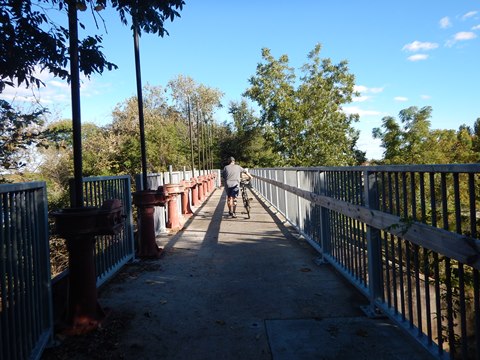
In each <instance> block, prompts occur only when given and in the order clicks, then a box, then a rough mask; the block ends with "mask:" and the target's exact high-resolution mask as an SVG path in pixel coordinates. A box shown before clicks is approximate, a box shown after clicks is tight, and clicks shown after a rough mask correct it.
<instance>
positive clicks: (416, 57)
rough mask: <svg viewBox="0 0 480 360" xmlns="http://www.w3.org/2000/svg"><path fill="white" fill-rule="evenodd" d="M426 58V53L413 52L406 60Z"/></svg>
mask: <svg viewBox="0 0 480 360" xmlns="http://www.w3.org/2000/svg"><path fill="white" fill-rule="evenodd" d="M427 59H428V55H427V54H415V55H412V56H409V57H408V58H407V60H409V61H421V60H427Z"/></svg>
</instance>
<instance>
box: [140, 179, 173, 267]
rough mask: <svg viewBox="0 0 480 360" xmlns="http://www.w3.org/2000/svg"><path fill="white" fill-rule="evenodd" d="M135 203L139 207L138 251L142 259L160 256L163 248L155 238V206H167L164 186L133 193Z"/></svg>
mask: <svg viewBox="0 0 480 360" xmlns="http://www.w3.org/2000/svg"><path fill="white" fill-rule="evenodd" d="M133 203H134V204H135V205H136V206H137V208H138V214H139V216H138V218H139V226H138V232H139V236H138V253H137V256H138V257H139V258H142V259H152V258H158V257H159V256H160V255H161V249H160V248H159V247H158V245H157V242H156V240H155V238H156V236H155V225H154V218H153V215H154V212H155V206H165V203H166V199H165V195H164V194H163V188H162V186H160V187H159V188H158V189H157V190H140V191H136V192H134V193H133Z"/></svg>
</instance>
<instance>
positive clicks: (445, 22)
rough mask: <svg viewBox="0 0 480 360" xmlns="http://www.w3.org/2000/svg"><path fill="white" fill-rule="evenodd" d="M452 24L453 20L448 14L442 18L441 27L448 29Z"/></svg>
mask: <svg viewBox="0 0 480 360" xmlns="http://www.w3.org/2000/svg"><path fill="white" fill-rule="evenodd" d="M451 26H452V22H451V21H450V18H449V17H448V16H445V17H443V18H441V19H440V28H442V29H447V28H449V27H451Z"/></svg>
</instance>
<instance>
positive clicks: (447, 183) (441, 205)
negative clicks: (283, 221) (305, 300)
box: [252, 164, 480, 359]
mask: <svg viewBox="0 0 480 360" xmlns="http://www.w3.org/2000/svg"><path fill="white" fill-rule="evenodd" d="M252 174H254V175H256V178H255V179H254V180H253V184H254V187H255V188H256V189H257V190H258V192H259V194H260V195H262V196H263V197H264V198H265V199H266V200H267V201H268V202H269V203H271V204H272V205H273V206H274V207H275V208H277V209H278V210H279V211H280V212H281V213H282V214H283V215H284V216H285V217H286V218H287V220H288V221H289V222H290V223H292V224H293V225H294V226H295V227H296V228H297V229H298V230H299V231H300V232H301V233H302V234H303V235H304V236H305V238H306V239H307V241H309V242H310V243H311V244H312V245H313V246H314V247H315V248H316V249H317V250H318V251H319V252H320V254H321V255H322V257H323V258H324V259H325V260H326V261H328V262H329V263H331V264H332V265H333V266H334V267H335V268H336V269H337V270H339V271H340V272H341V273H342V274H343V275H344V276H346V277H347V278H348V279H349V280H350V281H351V283H352V284H354V285H355V286H356V287H357V288H358V289H359V290H360V291H361V292H363V293H364V294H365V295H366V296H367V297H368V299H369V300H370V306H369V307H368V308H367V309H366V310H367V311H369V313H370V314H372V315H374V314H376V313H377V312H378V311H380V312H381V313H382V314H386V315H388V316H389V317H390V318H392V319H393V320H394V321H395V322H397V323H398V324H400V325H401V326H403V327H404V328H405V329H406V330H407V331H408V332H409V333H410V334H411V335H412V336H413V337H414V338H415V339H416V340H417V341H418V342H420V343H421V344H422V345H423V346H424V347H425V348H427V349H428V350H429V351H430V352H431V353H432V354H434V355H435V356H437V357H439V358H444V357H445V358H452V359H454V358H459V359H478V358H480V316H478V314H480V277H479V271H478V270H479V269H480V257H479V255H480V240H479V239H478V234H479V230H480V228H479V226H480V212H479V207H480V165H478V164H473V165H431V166H427V165H426V166H378V167H337V168H325V167H321V168H289V169H255V170H252ZM476 314H477V315H476Z"/></svg>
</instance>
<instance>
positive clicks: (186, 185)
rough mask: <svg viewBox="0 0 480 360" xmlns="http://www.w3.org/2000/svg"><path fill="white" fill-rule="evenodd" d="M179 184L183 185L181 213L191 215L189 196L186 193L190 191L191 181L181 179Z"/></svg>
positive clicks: (186, 215)
mask: <svg viewBox="0 0 480 360" xmlns="http://www.w3.org/2000/svg"><path fill="white" fill-rule="evenodd" d="M181 185H182V186H183V193H182V214H183V216H185V217H190V216H192V215H193V211H192V208H191V207H190V201H189V196H188V193H189V191H190V189H191V188H192V187H191V182H190V181H188V180H183V181H182V182H181Z"/></svg>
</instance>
